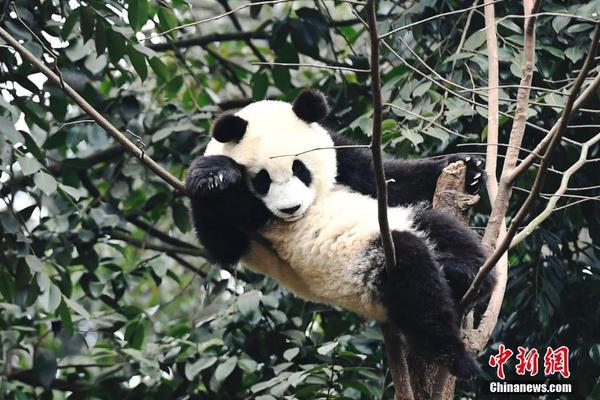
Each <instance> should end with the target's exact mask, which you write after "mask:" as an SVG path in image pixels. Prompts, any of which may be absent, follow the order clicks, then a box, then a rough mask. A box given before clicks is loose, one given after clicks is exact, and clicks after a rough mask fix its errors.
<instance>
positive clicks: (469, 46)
mask: <svg viewBox="0 0 600 400" xmlns="http://www.w3.org/2000/svg"><path fill="white" fill-rule="evenodd" d="M485 40H486V37H485V31H484V30H479V31H477V32H475V33H474V34H472V35H471V36H469V38H468V39H467V40H466V41H465V44H464V45H463V49H465V50H469V51H475V50H477V49H478V48H480V47H481V46H482V45H483V44H484V43H485Z"/></svg>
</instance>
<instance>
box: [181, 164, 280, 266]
mask: <svg viewBox="0 0 600 400" xmlns="http://www.w3.org/2000/svg"><path fill="white" fill-rule="evenodd" d="M246 182H247V179H246V171H245V169H244V168H243V167H242V166H241V165H239V164H237V163H236V162H235V161H234V160H232V159H231V158H229V157H226V156H201V157H198V158H197V159H195V160H194V162H193V163H192V165H191V166H190V169H189V171H188V174H187V178H186V181H185V185H186V191H187V193H188V195H189V196H190V199H191V207H192V218H193V222H194V228H195V229H196V235H197V236H198V239H199V240H200V242H201V243H202V245H203V246H204V248H205V249H206V251H207V253H208V255H209V257H210V259H211V260H210V261H213V262H216V263H218V264H222V265H233V264H236V263H237V262H238V261H239V259H240V258H241V257H242V256H243V255H244V253H245V252H246V251H248V249H249V245H250V239H249V236H248V233H251V232H255V231H256V230H257V229H259V228H260V227H261V226H262V225H263V224H264V223H266V221H267V220H268V218H269V215H270V214H269V211H268V210H267V209H266V207H265V206H264V205H263V204H262V202H261V201H260V200H259V199H257V198H256V197H255V196H254V195H253V194H252V193H251V192H250V190H249V189H248V186H247V183H246Z"/></svg>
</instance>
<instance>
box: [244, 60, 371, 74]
mask: <svg viewBox="0 0 600 400" xmlns="http://www.w3.org/2000/svg"><path fill="white" fill-rule="evenodd" d="M250 64H251V65H271V66H273V65H278V66H281V67H291V68H296V67H307V68H320V69H333V70H336V71H350V72H363V73H368V72H369V70H368V69H362V68H352V67H343V66H335V65H322V64H310V63H282V62H262V61H254V62H251V63H250Z"/></svg>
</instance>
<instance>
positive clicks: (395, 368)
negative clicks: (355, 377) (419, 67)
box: [366, 0, 414, 400]
mask: <svg viewBox="0 0 600 400" xmlns="http://www.w3.org/2000/svg"><path fill="white" fill-rule="evenodd" d="M366 7H367V24H368V30H369V39H370V44H371V63H370V64H371V65H370V73H371V93H372V96H373V133H372V136H371V154H372V156H373V169H374V172H375V183H376V185H377V207H378V208H377V215H378V218H379V229H380V231H381V242H382V245H383V250H384V253H385V261H386V271H387V272H388V274H391V273H392V271H393V269H394V268H396V253H395V250H394V242H393V240H392V233H391V231H390V225H389V221H388V215H387V211H388V194H387V181H386V179H385V171H384V169H383V159H382V154H381V121H382V115H383V101H382V98H381V83H380V76H379V38H378V35H377V18H376V7H375V0H369V1H368V3H367V6H366ZM382 330H383V333H384V341H385V347H386V352H387V355H388V357H387V358H388V367H389V369H390V371H391V374H392V380H393V382H394V391H395V393H396V398H397V399H399V400H400V399H403V400H404V399H406V400H412V399H414V395H413V390H412V387H411V385H410V375H409V371H408V366H407V364H406V351H405V347H404V345H403V343H402V340H401V338H400V337H399V336H398V335H399V332H393V328H392V327H390V326H383V327H382Z"/></svg>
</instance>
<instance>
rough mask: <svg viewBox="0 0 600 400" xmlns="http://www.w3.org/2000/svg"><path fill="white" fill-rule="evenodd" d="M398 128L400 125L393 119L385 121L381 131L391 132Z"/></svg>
mask: <svg viewBox="0 0 600 400" xmlns="http://www.w3.org/2000/svg"><path fill="white" fill-rule="evenodd" d="M396 128H398V123H397V122H396V120H395V119H393V118H388V119H384V120H383V122H382V123H381V129H382V130H384V131H391V130H395V129H396Z"/></svg>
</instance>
